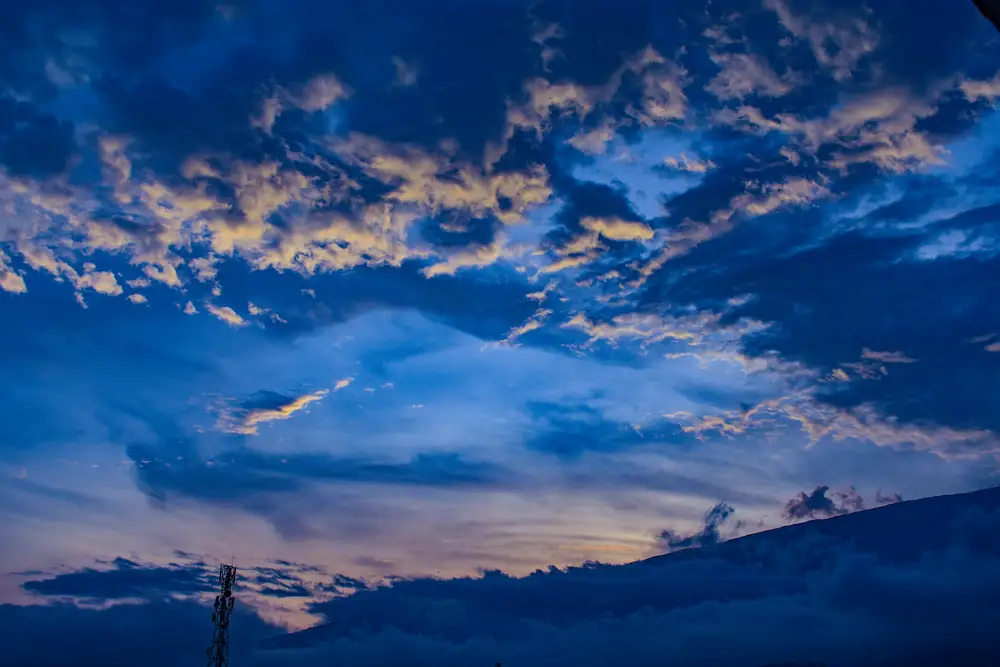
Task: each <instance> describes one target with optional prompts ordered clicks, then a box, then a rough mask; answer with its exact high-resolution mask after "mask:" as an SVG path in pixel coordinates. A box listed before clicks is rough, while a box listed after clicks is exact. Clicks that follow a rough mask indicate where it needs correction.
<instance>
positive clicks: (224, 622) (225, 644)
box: [208, 565, 236, 667]
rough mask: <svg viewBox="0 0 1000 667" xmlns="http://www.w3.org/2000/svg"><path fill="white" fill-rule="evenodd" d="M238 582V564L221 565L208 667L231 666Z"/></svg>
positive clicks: (213, 610) (213, 613)
mask: <svg viewBox="0 0 1000 667" xmlns="http://www.w3.org/2000/svg"><path fill="white" fill-rule="evenodd" d="M234 583H236V566H235V565H220V566H219V589H220V591H219V594H218V595H216V596H215V607H214V608H213V609H212V625H213V626H215V628H214V630H213V632H212V645H211V646H209V647H208V667H229V618H230V616H232V613H233V605H234V604H235V603H236V599H235V598H234V597H233V584H234Z"/></svg>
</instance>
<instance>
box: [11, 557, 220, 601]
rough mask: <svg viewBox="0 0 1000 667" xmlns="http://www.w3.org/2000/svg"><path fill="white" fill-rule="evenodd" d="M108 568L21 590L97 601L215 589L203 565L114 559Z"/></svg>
mask: <svg viewBox="0 0 1000 667" xmlns="http://www.w3.org/2000/svg"><path fill="white" fill-rule="evenodd" d="M111 566H112V567H111V568H110V569H106V570H94V569H89V568H87V569H83V570H77V571H75V572H68V573H65V574H58V575H56V576H55V577H52V578H50V579H38V580H33V581H27V582H25V583H24V584H23V587H24V589H25V590H26V591H29V592H31V593H37V594H39V595H46V596H54V597H72V598H85V599H88V600H96V601H100V602H106V601H110V600H121V599H126V598H132V599H140V600H150V599H167V598H169V597H170V596H171V595H174V594H187V595H191V594H194V593H206V592H211V591H213V590H215V588H216V587H217V582H216V581H215V577H214V576H212V574H213V573H212V572H211V571H210V570H209V569H208V568H207V567H206V566H205V565H204V563H200V564H186V565H179V564H176V563H171V564H169V565H165V566H149V565H142V564H140V563H136V562H133V561H131V560H128V559H125V558H116V559H115V560H114V561H113V562H112V563H111Z"/></svg>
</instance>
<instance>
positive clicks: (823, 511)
mask: <svg viewBox="0 0 1000 667" xmlns="http://www.w3.org/2000/svg"><path fill="white" fill-rule="evenodd" d="M829 490H830V487H828V486H817V487H816V488H815V489H813V490H812V491H811V492H810V493H808V494H807V493H806V492H805V491H799V494H798V495H797V496H795V497H794V498H792V499H791V500H789V501H788V502H787V503H786V504H785V509H784V516H785V518H787V519H788V520H790V521H797V520H799V519H825V518H829V517H831V516H839V515H841V514H847V513H848V512H857V511H859V510H863V509H864V499H863V498H861V496H859V495H858V494H857V492H856V491H855V490H854V489H853V488H852V489H849V490H847V491H843V492H837V493H835V494H834V496H833V497H832V498H831V497H830V496H827V495H826V494H827V492H828V491H829Z"/></svg>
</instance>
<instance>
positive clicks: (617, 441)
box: [525, 401, 692, 459]
mask: <svg viewBox="0 0 1000 667" xmlns="http://www.w3.org/2000/svg"><path fill="white" fill-rule="evenodd" d="M525 407H526V409H527V412H528V414H530V415H531V417H532V418H533V422H534V423H533V425H532V428H531V431H530V433H529V434H528V436H527V438H526V440H525V446H526V447H528V448H529V449H533V450H535V451H539V452H543V453H546V454H550V455H552V456H556V457H558V458H561V459H575V458H579V457H580V456H582V455H584V454H587V453H594V452H615V451H620V450H624V449H630V448H635V447H640V446H642V445H643V444H647V443H649V442H668V443H677V444H685V443H690V442H691V441H692V438H691V437H689V436H688V435H686V434H684V433H683V432H682V430H681V427H680V426H679V425H677V424H671V423H667V424H665V425H664V426H663V427H659V428H656V427H652V428H650V429H649V430H648V431H646V430H642V431H639V430H637V429H636V428H635V427H634V426H633V425H631V424H628V423H625V422H618V421H614V420H611V419H608V418H606V417H605V416H604V415H603V414H602V413H601V411H599V410H597V409H595V408H593V407H590V406H588V405H584V404H581V405H565V404H561V403H552V402H545V401H530V402H529V403H528V404H527V405H526V406H525Z"/></svg>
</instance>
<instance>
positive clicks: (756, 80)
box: [706, 53, 793, 100]
mask: <svg viewBox="0 0 1000 667" xmlns="http://www.w3.org/2000/svg"><path fill="white" fill-rule="evenodd" d="M711 59H712V62H713V63H715V64H716V65H717V66H718V67H719V73H718V74H716V75H715V76H714V77H713V78H712V80H711V81H709V82H708V85H707V86H706V90H708V91H709V92H710V93H712V94H713V95H715V96H716V97H717V98H719V99H720V100H734V99H739V100H742V99H744V98H745V97H748V96H750V95H760V96H762V97H781V96H782V95H787V94H788V93H790V92H791V91H792V88H793V85H792V82H790V81H789V80H788V79H787V78H782V77H779V76H778V75H777V74H776V73H775V71H774V70H773V69H771V66H770V65H768V63H767V61H766V60H764V59H763V58H762V57H760V56H758V55H756V54H753V53H713V54H711Z"/></svg>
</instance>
